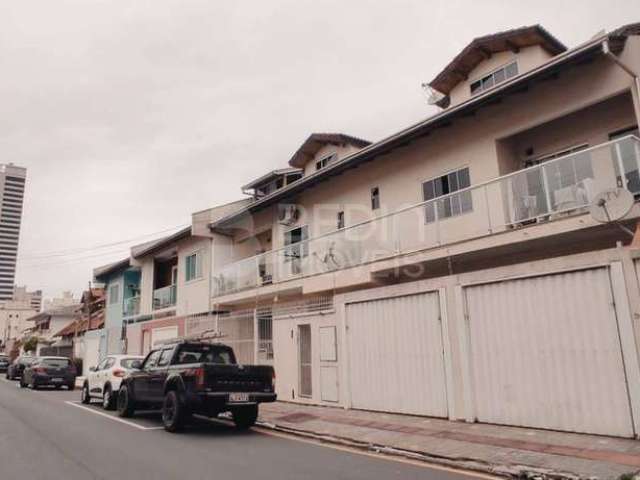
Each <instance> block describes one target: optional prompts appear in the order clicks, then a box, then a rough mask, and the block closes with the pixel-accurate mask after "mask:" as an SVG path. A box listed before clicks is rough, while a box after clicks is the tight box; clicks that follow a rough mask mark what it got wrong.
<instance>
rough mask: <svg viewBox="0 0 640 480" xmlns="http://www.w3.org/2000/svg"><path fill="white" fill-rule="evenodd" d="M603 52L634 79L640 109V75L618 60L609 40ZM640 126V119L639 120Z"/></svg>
mask: <svg viewBox="0 0 640 480" xmlns="http://www.w3.org/2000/svg"><path fill="white" fill-rule="evenodd" d="M602 52H603V53H604V54H605V55H606V56H607V57H609V58H610V59H611V60H613V62H614V63H615V64H616V65H618V66H619V67H620V68H621V69H622V70H624V71H625V72H626V73H627V74H628V75H629V76H631V77H632V78H633V83H634V85H635V87H636V98H637V102H638V108H639V109H640V78H638V73H637V72H636V71H634V70H633V69H632V68H631V67H629V66H628V65H627V64H626V63H624V62H623V61H622V60H620V59H619V58H618V56H617V55H615V54H614V53H613V52H612V51H611V48H610V46H609V40H604V41H603V42H602ZM637 120H638V123H639V124H640V118H638V119H637Z"/></svg>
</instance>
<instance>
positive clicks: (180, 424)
mask: <svg viewBox="0 0 640 480" xmlns="http://www.w3.org/2000/svg"><path fill="white" fill-rule="evenodd" d="M188 418H189V412H188V411H187V406H186V405H185V404H184V402H183V401H182V399H181V398H180V395H179V394H178V392H176V391H175V390H171V391H169V392H167V394H166V395H165V397H164V402H162V424H163V425H164V429H165V430H166V431H167V432H171V433H176V432H180V431H182V430H183V429H184V425H185V423H187V420H188Z"/></svg>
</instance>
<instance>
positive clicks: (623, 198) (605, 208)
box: [589, 188, 634, 223]
mask: <svg viewBox="0 0 640 480" xmlns="http://www.w3.org/2000/svg"><path fill="white" fill-rule="evenodd" d="M633 201H634V200H633V195H631V192H629V190H625V189H624V188H609V189H607V190H603V191H602V192H600V193H598V194H597V195H596V196H595V197H594V198H593V202H591V207H590V208H589V211H590V212H591V217H592V218H593V219H594V220H595V221H597V222H600V223H610V222H617V221H618V220H620V219H622V218H624V217H626V216H627V214H628V213H629V212H630V211H631V208H632V207H633Z"/></svg>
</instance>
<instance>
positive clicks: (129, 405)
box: [118, 385, 135, 418]
mask: <svg viewBox="0 0 640 480" xmlns="http://www.w3.org/2000/svg"><path fill="white" fill-rule="evenodd" d="M134 413H135V404H134V402H133V398H131V394H130V393H129V389H128V388H127V386H126V385H125V386H122V387H120V390H119V391H118V416H120V417H123V418H127V417H133V414H134Z"/></svg>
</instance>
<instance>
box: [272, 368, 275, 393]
mask: <svg viewBox="0 0 640 480" xmlns="http://www.w3.org/2000/svg"><path fill="white" fill-rule="evenodd" d="M271 386H272V387H273V390H274V391H275V389H276V371H275V370H273V371H272V372H271Z"/></svg>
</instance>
